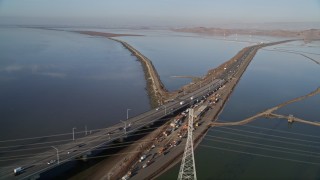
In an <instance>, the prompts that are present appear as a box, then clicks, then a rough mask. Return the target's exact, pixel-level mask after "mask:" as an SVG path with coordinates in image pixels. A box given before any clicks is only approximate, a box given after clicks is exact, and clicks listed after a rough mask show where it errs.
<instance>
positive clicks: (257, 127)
mask: <svg viewBox="0 0 320 180" xmlns="http://www.w3.org/2000/svg"><path fill="white" fill-rule="evenodd" d="M219 121H221V120H219ZM222 122H227V121H222ZM241 126H245V127H250V128H255V129H264V130H268V131H276V132H280V133H288V134H294V135H299V136H306V137H314V138H319V139H320V137H319V136H315V135H311V134H302V133H295V132H288V131H283V130H278V129H270V128H264V127H259V126H253V125H248V124H245V125H241ZM217 127H218V126H217Z"/></svg>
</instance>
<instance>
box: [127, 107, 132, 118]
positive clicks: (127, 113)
mask: <svg viewBox="0 0 320 180" xmlns="http://www.w3.org/2000/svg"><path fill="white" fill-rule="evenodd" d="M130 110H131V109H127V120H128V119H129V111H130Z"/></svg>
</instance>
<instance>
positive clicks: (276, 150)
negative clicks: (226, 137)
mask: <svg viewBox="0 0 320 180" xmlns="http://www.w3.org/2000/svg"><path fill="white" fill-rule="evenodd" d="M205 139H207V140H208V141H214V142H220V143H225V144H232V145H238V146H244V147H252V148H256V149H262V150H269V151H274V152H282V153H289V154H296V155H300V156H309V157H314V158H320V156H315V155H310V154H302V153H296V152H289V151H283V150H275V149H271V148H263V147H257V146H252V145H245V144H239V143H233V142H226V141H222V140H216V139H208V138H205ZM232 141H237V140H232ZM239 142H241V141H239ZM242 142H243V143H248V142H244V141H242ZM248 144H255V145H261V144H258V143H248ZM274 147H275V146H274Z"/></svg>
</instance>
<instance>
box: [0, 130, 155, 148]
mask: <svg viewBox="0 0 320 180" xmlns="http://www.w3.org/2000/svg"><path fill="white" fill-rule="evenodd" d="M157 128H158V127H154V128H145V129H143V130H152V129H157ZM148 133H150V132H143V133H135V134H130V135H127V137H133V136H139V135H144V134H148ZM116 134H119V135H121V134H122V132H119V133H115V134H113V135H116ZM90 137H91V138H93V137H100V138H101V139H95V140H91V141H90V142H95V141H102V140H103V139H105V140H109V139H108V138H109V136H108V135H103V136H90ZM64 141H72V139H68V140H60V142H64ZM54 142H59V141H54ZM72 142H73V141H72ZM50 143H52V141H51V142H44V143H42V144H50ZM78 143H81V142H74V143H73V144H78ZM31 145H34V144H31ZM59 145H66V144H59ZM59 145H57V146H59ZM19 146H27V145H19ZM19 146H18V147H19ZM50 147H51V146H44V147H36V148H24V149H18V150H8V151H0V153H3V152H13V151H26V150H35V149H43V148H50ZM3 148H12V147H10V146H9V147H3Z"/></svg>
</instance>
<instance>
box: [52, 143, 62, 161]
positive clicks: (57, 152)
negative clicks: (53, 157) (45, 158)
mask: <svg viewBox="0 0 320 180" xmlns="http://www.w3.org/2000/svg"><path fill="white" fill-rule="evenodd" d="M51 147H52V148H54V149H55V150H56V151H57V162H58V164H59V163H60V161H59V150H58V149H57V148H56V147H54V146H51Z"/></svg>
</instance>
